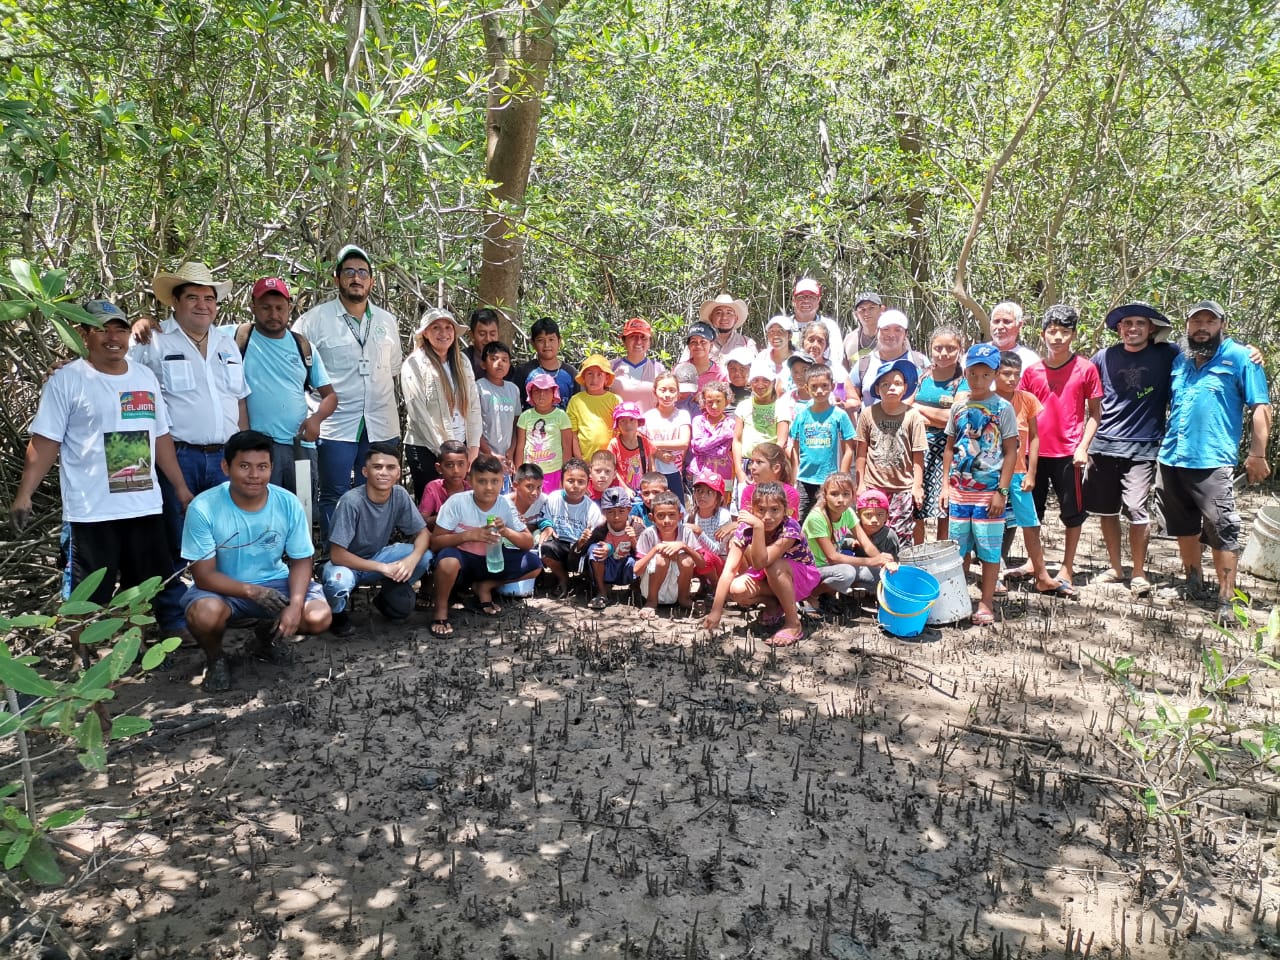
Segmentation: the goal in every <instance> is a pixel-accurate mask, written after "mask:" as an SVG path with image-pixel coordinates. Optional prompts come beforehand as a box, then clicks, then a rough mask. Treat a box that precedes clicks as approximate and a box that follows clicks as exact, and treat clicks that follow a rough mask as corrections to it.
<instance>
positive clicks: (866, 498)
mask: <svg viewBox="0 0 1280 960" xmlns="http://www.w3.org/2000/svg"><path fill="white" fill-rule="evenodd" d="M867 507H879V508H880V509H881V510H888V509H889V495H888V494H886V493H885V492H884V491H883V490H880V489H878V488H876V487H871V488H870V489H868V490H863V491H862V493H860V494H858V504H857V509H859V510H865V509H866V508H867Z"/></svg>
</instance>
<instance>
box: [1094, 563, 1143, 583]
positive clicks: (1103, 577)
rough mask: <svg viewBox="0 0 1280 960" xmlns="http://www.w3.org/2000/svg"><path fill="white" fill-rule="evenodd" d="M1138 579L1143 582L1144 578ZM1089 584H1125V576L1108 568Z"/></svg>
mask: <svg viewBox="0 0 1280 960" xmlns="http://www.w3.org/2000/svg"><path fill="white" fill-rule="evenodd" d="M1138 579H1139V580H1141V579H1142V578H1141V577H1139V578H1138ZM1089 582H1090V583H1093V584H1104V583H1124V575H1123V574H1120V573H1116V572H1115V571H1114V570H1112V569H1111V568H1110V567H1108V568H1107V569H1106V570H1103V571H1102V572H1101V573H1100V574H1098V575H1097V576H1096V577H1094V578H1093V579H1091V580H1090V581H1089Z"/></svg>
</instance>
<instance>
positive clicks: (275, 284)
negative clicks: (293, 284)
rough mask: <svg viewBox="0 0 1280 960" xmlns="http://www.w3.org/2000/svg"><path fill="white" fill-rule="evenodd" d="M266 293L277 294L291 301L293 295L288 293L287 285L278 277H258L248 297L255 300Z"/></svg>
mask: <svg viewBox="0 0 1280 960" xmlns="http://www.w3.org/2000/svg"><path fill="white" fill-rule="evenodd" d="M268 293H278V294H280V296H282V297H284V298H285V299H286V300H292V299H293V295H292V294H290V293H289V285H288V284H287V283H285V282H284V281H283V280H281V279H280V278H279V277H259V278H258V280H257V281H255V282H254V284H253V292H252V293H251V294H250V297H251V298H252V299H254V300H257V299H258V298H259V297H261V296H264V295H266V294H268Z"/></svg>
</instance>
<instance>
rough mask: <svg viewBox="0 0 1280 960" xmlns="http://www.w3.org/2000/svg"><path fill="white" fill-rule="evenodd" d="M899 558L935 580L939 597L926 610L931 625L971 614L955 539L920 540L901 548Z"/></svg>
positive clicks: (967, 588)
mask: <svg viewBox="0 0 1280 960" xmlns="http://www.w3.org/2000/svg"><path fill="white" fill-rule="evenodd" d="M898 561H899V562H900V563H903V564H905V565H907V566H909V567H919V568H920V569H921V570H927V571H928V572H929V573H931V574H933V576H934V579H936V580H937V581H938V600H937V602H936V603H934V605H933V606H932V607H931V608H930V609H929V620H928V622H929V623H930V624H938V623H955V622H957V621H959V620H965V619H967V618H968V617H970V616H971V615H972V614H973V603H972V601H970V599H969V587H968V584H966V583H965V579H964V566H963V565H962V564H961V562H960V544H958V543H956V542H955V541H954V540H939V541H937V542H936V543H921V544H918V545H916V546H913V547H907V548H906V549H905V550H903V551H902V552H901V553H900V554H899V555H898Z"/></svg>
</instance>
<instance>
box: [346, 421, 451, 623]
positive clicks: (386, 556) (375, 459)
mask: <svg viewBox="0 0 1280 960" xmlns="http://www.w3.org/2000/svg"><path fill="white" fill-rule="evenodd" d="M362 472H363V474H364V478H365V483H364V485H362V486H358V487H355V488H353V489H351V490H348V491H347V492H346V493H344V494H343V495H342V497H341V499H339V500H338V505H337V507H335V509H334V512H333V526H332V528H331V529H330V532H329V562H328V563H326V564H325V565H324V595H325V599H326V600H328V601H329V606H330V607H331V608H332V609H333V623H332V625H331V626H330V627H329V632H330V633H332V634H333V635H334V636H335V637H348V636H350V635H351V633H352V632H353V631H354V629H355V628H354V627H353V626H352V625H351V618H350V615H349V614H348V613H347V598H348V597H349V596H350V595H351V591H352V590H354V589H355V588H356V587H358V586H360V585H361V584H364V583H374V582H380V583H381V584H382V589H381V590H380V591H379V592H378V595H377V596H376V597H374V599H373V605H374V606H375V607H377V608H378V611H379V612H380V613H381V614H382V615H383V616H384V617H386V618H387V619H388V620H406V619H408V617H409V616H410V615H411V614H412V613H413V607H414V591H413V584H414V583H416V582H417V581H418V580H421V579H422V578H423V576H425V575H426V572H427V568H428V567H429V566H430V564H431V551H430V550H428V549H427V548H428V547H429V546H430V544H431V533H430V531H428V530H427V525H426V523H425V522H424V521H423V519H422V514H420V513H418V509H417V507H415V506H414V504H413V498H412V497H410V496H409V492H408V491H407V490H405V488H404V487H402V486H400V451H399V448H398V447H397V446H396V445H395V444H391V443H371V444H370V445H369V453H368V456H367V458H366V459H365V463H364V467H363V468H362ZM396 533H399V534H400V535H401V536H403V537H412V538H413V542H412V543H392V542H391V538H392V537H393V536H394V535H395V534H396Z"/></svg>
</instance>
